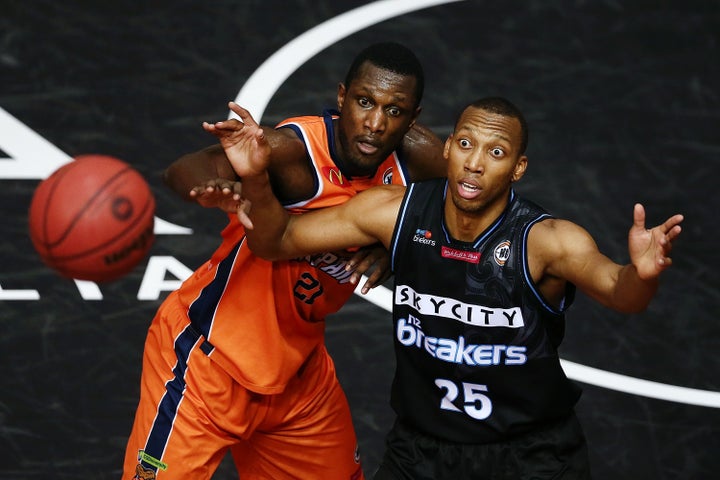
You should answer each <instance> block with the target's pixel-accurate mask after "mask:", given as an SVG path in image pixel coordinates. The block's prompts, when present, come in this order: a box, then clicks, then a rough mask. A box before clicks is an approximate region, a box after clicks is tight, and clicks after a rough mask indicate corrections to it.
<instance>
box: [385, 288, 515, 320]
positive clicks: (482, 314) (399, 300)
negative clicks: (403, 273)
mask: <svg viewBox="0 0 720 480" xmlns="http://www.w3.org/2000/svg"><path fill="white" fill-rule="evenodd" d="M395 305H408V306H409V307H411V308H413V309H415V311H416V312H418V313H421V314H423V315H433V316H436V317H443V318H449V319H451V320H456V321H458V322H463V323H467V324H469V325H475V326H478V327H508V328H520V327H524V326H525V321H524V320H523V316H522V312H521V311H520V307H512V308H492V307H484V306H482V305H474V304H472V303H463V302H460V301H458V300H455V299H454V298H449V297H438V296H435V295H429V294H424V293H418V292H416V291H415V290H413V289H412V288H411V287H409V286H407V285H398V286H397V287H396V288H395Z"/></svg>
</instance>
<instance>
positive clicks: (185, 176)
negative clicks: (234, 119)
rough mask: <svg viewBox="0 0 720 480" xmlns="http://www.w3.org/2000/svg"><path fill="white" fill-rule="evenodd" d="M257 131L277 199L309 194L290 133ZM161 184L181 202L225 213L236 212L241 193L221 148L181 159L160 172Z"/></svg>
mask: <svg viewBox="0 0 720 480" xmlns="http://www.w3.org/2000/svg"><path fill="white" fill-rule="evenodd" d="M240 127H242V124H240ZM260 128H262V130H263V132H264V134H265V138H266V140H267V143H268V144H269V145H270V148H271V153H270V160H271V161H270V166H269V167H268V169H269V170H270V172H271V176H272V178H273V187H274V188H275V189H276V191H277V192H278V195H281V196H282V197H283V198H290V199H296V198H304V196H305V195H309V194H312V182H311V181H306V177H307V175H308V174H309V173H308V171H307V162H306V160H305V156H306V152H305V147H304V145H303V143H302V142H301V141H300V140H299V139H298V138H297V136H296V135H295V134H294V133H292V131H291V130H289V129H281V130H275V129H274V128H271V127H267V126H262V127H260ZM163 180H164V182H165V184H166V185H167V186H168V187H170V188H171V189H172V190H173V191H174V192H175V193H177V194H178V195H180V196H181V197H182V198H183V199H185V200H188V201H195V202H197V203H199V204H200V205H202V206H204V207H217V208H220V209H222V210H224V211H226V212H235V210H236V208H237V204H238V201H239V200H240V196H241V193H242V184H241V179H240V177H239V176H238V175H237V173H235V170H233V168H232V165H231V164H230V162H229V161H228V158H227V155H226V154H225V150H224V149H223V147H222V145H220V144H215V145H211V146H209V147H206V148H204V149H202V150H199V151H197V152H193V153H188V154H186V155H183V156H182V157H180V158H179V159H177V160H176V161H175V162H173V163H172V164H171V165H170V166H169V167H168V168H167V169H166V170H165V171H164V172H163ZM308 185H309V188H308Z"/></svg>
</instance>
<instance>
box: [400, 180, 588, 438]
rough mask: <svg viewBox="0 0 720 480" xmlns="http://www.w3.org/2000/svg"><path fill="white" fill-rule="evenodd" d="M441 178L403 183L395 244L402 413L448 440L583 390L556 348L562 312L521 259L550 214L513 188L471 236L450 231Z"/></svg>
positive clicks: (494, 434) (542, 416) (497, 427)
mask: <svg viewBox="0 0 720 480" xmlns="http://www.w3.org/2000/svg"><path fill="white" fill-rule="evenodd" d="M446 189H447V181H446V180H444V179H439V180H430V181H427V182H421V183H415V184H413V185H411V186H410V187H408V189H407V191H406V193H405V197H404V199H403V202H402V205H401V209H400V214H399V216H398V221H397V224H396V225H395V232H394V233H393V239H392V244H391V255H392V268H393V271H394V273H395V291H394V295H393V322H394V336H395V340H394V342H395V353H396V361H397V369H396V373H395V379H394V381H393V387H392V400H391V402H392V406H393V409H394V410H395V412H396V413H397V415H398V418H399V419H400V420H402V421H404V422H406V423H408V424H409V425H411V426H413V427H414V428H416V429H419V430H420V431H423V432H425V433H427V434H430V435H434V436H436V437H440V438H443V439H446V440H448V441H452V442H463V443H486V442H493V441H498V440H503V439H507V438H509V437H511V436H514V435H516V434H519V433H522V432H525V431H528V430H531V429H533V428H534V427H537V426H539V425H541V424H543V423H547V422H548V421H552V420H555V419H558V418H561V417H564V416H566V415H568V414H569V413H570V412H571V411H572V409H573V407H574V405H575V403H576V402H577V400H578V398H579V396H580V389H579V388H578V387H577V386H576V385H575V384H574V383H572V382H571V381H570V380H569V379H568V378H567V377H566V376H565V373H564V372H563V370H562V368H561V366H560V361H559V358H558V354H557V347H558V346H559V344H560V342H561V341H562V338H563V335H564V328H565V320H564V315H563V311H564V310H565V308H567V307H568V306H569V304H570V303H571V302H572V300H573V298H574V293H575V287H574V286H573V285H569V286H568V289H567V292H566V296H565V301H564V304H563V306H562V307H561V308H560V309H556V308H554V307H552V306H551V305H549V304H548V303H547V302H545V301H544V300H543V298H542V296H541V295H540V293H539V292H538V290H537V288H536V286H535V285H534V284H533V282H532V279H531V277H530V273H529V269H528V262H527V251H526V250H527V249H526V246H527V235H528V231H529V230H530V227H532V225H534V224H535V223H537V222H539V221H542V220H543V219H546V218H550V215H549V214H548V213H547V212H545V211H544V210H543V209H542V208H540V207H539V206H537V205H535V204H534V203H532V202H530V201H527V200H523V199H520V198H518V197H517V196H516V195H515V193H514V192H511V195H510V201H509V204H508V207H507V208H506V210H505V211H504V212H503V214H502V215H501V216H500V217H499V218H498V219H496V220H495V222H494V223H493V224H492V225H491V226H490V227H489V228H488V229H487V230H486V231H485V232H483V233H482V234H481V235H480V236H479V237H478V238H477V239H476V240H475V241H474V242H472V243H467V242H459V241H457V240H454V239H452V238H451V237H450V235H449V234H448V232H447V229H446V228H445V223H444V220H443V204H444V199H445V195H446Z"/></svg>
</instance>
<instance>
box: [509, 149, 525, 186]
mask: <svg viewBox="0 0 720 480" xmlns="http://www.w3.org/2000/svg"><path fill="white" fill-rule="evenodd" d="M527 163H528V158H527V155H523V156H522V157H520V158H519V159H518V161H517V164H515V171H513V175H512V179H511V181H513V182H517V181H518V180H520V179H521V178H522V177H523V175H525V170H527Z"/></svg>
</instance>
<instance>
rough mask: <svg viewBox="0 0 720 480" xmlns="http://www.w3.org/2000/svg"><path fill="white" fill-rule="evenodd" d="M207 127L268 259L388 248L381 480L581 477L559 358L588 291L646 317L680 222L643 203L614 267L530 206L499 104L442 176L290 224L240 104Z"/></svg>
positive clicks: (511, 131) (510, 119)
mask: <svg viewBox="0 0 720 480" xmlns="http://www.w3.org/2000/svg"><path fill="white" fill-rule="evenodd" d="M231 108H232V109H233V110H234V111H235V112H236V113H238V115H239V116H240V118H241V119H242V120H243V122H244V123H245V128H244V129H240V128H238V122H237V121H236V120H228V121H225V122H219V123H217V124H215V125H214V126H209V127H208V130H209V131H211V132H212V133H214V134H215V135H216V136H217V137H218V138H219V139H220V141H221V143H222V144H223V147H224V148H225V151H226V153H227V155H228V158H229V159H230V161H231V162H232V163H233V167H234V168H235V170H236V171H237V173H238V174H239V175H240V176H241V177H242V178H243V179H244V183H243V196H244V197H245V198H246V199H247V200H248V201H247V202H246V203H245V206H244V208H243V209H242V210H241V211H239V213H238V215H239V216H240V218H241V221H243V222H244V223H245V224H246V225H247V226H248V227H249V228H250V227H252V223H253V222H254V223H255V225H254V229H253V230H251V231H248V241H249V242H250V247H251V248H252V249H253V250H254V251H255V253H256V254H258V255H260V256H263V257H265V258H268V259H278V258H292V257H300V256H303V255H306V254H310V253H314V252H321V251H328V250H333V249H339V248H347V247H352V246H359V245H367V244H372V243H374V242H376V241H380V242H382V243H383V244H384V245H385V246H386V247H387V248H388V249H389V251H390V254H391V259H392V260H391V262H392V269H393V271H394V273H395V281H394V283H395V287H394V288H395V292H394V305H393V321H394V337H395V339H394V342H395V353H396V361H397V370H396V374H395V380H394V382H393V386H392V397H391V402H392V406H393V409H394V410H395V412H396V413H397V420H396V423H395V425H394V426H393V428H392V430H391V432H390V433H389V435H388V439H387V450H386V453H385V456H384V458H383V462H382V465H381V466H380V469H379V471H378V472H377V473H376V475H375V479H378V480H379V479H383V480H384V479H413V480H417V479H445V478H462V479H493V480H495V479H530V478H532V479H560V478H562V479H586V478H590V468H589V465H588V459H587V448H586V445H585V439H584V436H583V433H582V429H581V427H580V425H579V424H578V422H577V420H576V418H575V414H574V405H575V403H576V402H577V400H578V398H579V395H580V392H579V389H578V388H577V387H576V386H575V385H574V384H573V383H572V382H571V381H570V380H569V379H568V378H567V377H566V376H565V374H564V372H563V370H562V368H561V366H560V362H559V358H558V352H557V349H558V346H559V344H560V342H561V341H562V336H563V331H564V313H565V311H566V309H567V308H568V307H569V306H570V304H571V303H572V301H573V297H574V293H575V289H576V288H579V289H580V290H581V291H583V292H585V293H586V294H587V295H589V296H590V297H592V298H593V299H595V300H597V301H598V302H600V303H601V304H603V305H604V306H606V307H608V308H612V309H614V310H617V311H620V312H628V313H629V312H638V311H641V310H643V309H645V308H646V307H647V305H648V303H649V302H650V300H651V299H652V297H653V296H654V294H655V292H656V290H657V288H658V277H659V275H660V273H661V272H662V271H663V270H665V269H666V268H667V267H669V266H670V265H671V259H670V258H669V256H668V255H669V254H670V251H671V248H672V242H673V241H674V240H675V239H676V238H677V237H678V235H679V234H680V231H681V227H680V223H681V222H682V220H683V217H682V215H674V216H672V217H670V218H669V219H668V220H666V221H665V222H664V223H662V224H661V225H658V226H656V227H654V228H652V229H649V230H648V229H646V228H645V210H644V208H643V206H641V205H639V204H637V205H635V208H634V212H633V216H634V221H633V225H632V227H631V228H630V232H629V238H628V245H629V254H630V259H631V263H629V264H627V265H619V264H617V263H615V262H613V261H612V260H610V259H609V258H608V257H606V256H605V255H603V254H602V253H601V252H600V251H599V250H598V247H597V245H596V243H595V241H594V240H593V239H592V237H591V236H590V235H589V233H588V232H587V231H586V230H585V229H583V228H582V227H580V226H578V225H576V224H574V223H571V222H569V221H566V220H561V219H557V218H554V217H553V216H551V215H550V214H549V213H547V212H546V211H545V210H543V209H542V208H541V207H539V206H538V205H536V204H534V203H532V202H530V201H528V200H525V199H522V198H519V197H518V196H517V195H516V194H515V192H514V190H513V188H512V185H513V183H514V182H517V181H518V180H520V178H522V176H523V174H524V172H525V169H526V167H527V162H528V160H527V157H526V156H525V154H524V152H525V148H526V146H527V138H528V135H527V126H526V124H525V120H524V118H523V115H522V113H521V112H520V111H519V110H518V109H517V108H516V107H515V106H514V105H513V104H512V103H510V102H509V101H507V100H505V99H503V98H485V99H481V100H478V101H476V102H474V103H472V104H471V105H469V106H468V107H467V108H466V109H465V110H464V111H463V112H462V114H461V115H460V117H459V119H458V121H457V123H456V125H455V129H454V132H453V133H452V135H450V137H449V138H448V139H447V141H446V143H445V149H444V156H445V158H446V159H447V162H448V165H447V167H448V172H447V179H439V180H430V181H426V182H421V183H415V184H412V185H411V186H409V187H408V188H407V189H405V188H403V187H394V186H382V187H375V188H372V189H370V190H368V191H366V192H364V193H361V194H359V195H357V196H356V197H354V198H352V199H351V200H349V201H348V202H346V203H344V204H343V205H341V206H337V207H332V208H328V209H324V210H319V211H316V212H312V213H308V214H304V215H293V216H289V215H288V214H287V213H286V212H285V210H284V209H283V208H282V207H281V205H280V204H279V203H278V202H277V200H276V199H275V198H274V197H273V194H272V190H271V189H270V186H269V182H268V175H267V173H266V167H267V157H268V152H269V146H268V144H267V142H266V141H265V139H264V137H263V134H262V130H261V129H259V128H257V124H256V123H255V122H254V120H253V119H252V118H251V117H250V115H249V114H248V113H247V112H246V111H245V110H244V109H242V108H240V107H239V106H237V105H234V104H231Z"/></svg>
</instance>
